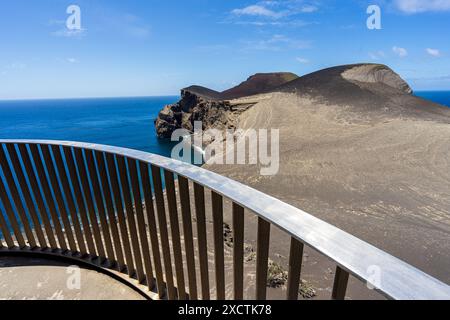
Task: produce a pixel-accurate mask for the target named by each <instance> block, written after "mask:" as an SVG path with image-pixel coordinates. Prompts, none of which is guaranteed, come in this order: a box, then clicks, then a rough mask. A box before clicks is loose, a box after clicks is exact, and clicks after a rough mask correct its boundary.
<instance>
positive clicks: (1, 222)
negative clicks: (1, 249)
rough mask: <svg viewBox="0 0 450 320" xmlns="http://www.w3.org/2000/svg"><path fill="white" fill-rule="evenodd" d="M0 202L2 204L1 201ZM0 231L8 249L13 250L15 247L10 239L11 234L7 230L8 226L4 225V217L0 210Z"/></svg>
mask: <svg viewBox="0 0 450 320" xmlns="http://www.w3.org/2000/svg"><path fill="white" fill-rule="evenodd" d="M0 201H1V202H2V203H3V201H2V200H1V199H0ZM3 207H4V205H3ZM5 210H6V209H5ZM0 229H1V230H2V235H3V238H4V239H5V242H6V245H7V246H8V248H14V247H15V244H14V240H13V239H12V237H11V232H10V231H9V230H8V224H7V223H6V220H5V217H4V215H3V210H0Z"/></svg>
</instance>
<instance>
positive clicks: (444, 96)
mask: <svg viewBox="0 0 450 320" xmlns="http://www.w3.org/2000/svg"><path fill="white" fill-rule="evenodd" d="M414 94H415V95H416V96H418V97H421V98H424V99H427V100H431V101H433V102H436V103H440V104H442V105H444V106H447V107H449V108H450V91H417V92H414Z"/></svg>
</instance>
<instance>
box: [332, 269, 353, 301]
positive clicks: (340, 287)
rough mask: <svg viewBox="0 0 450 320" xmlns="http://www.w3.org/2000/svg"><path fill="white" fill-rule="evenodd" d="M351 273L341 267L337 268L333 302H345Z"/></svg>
mask: <svg viewBox="0 0 450 320" xmlns="http://www.w3.org/2000/svg"><path fill="white" fill-rule="evenodd" d="M348 278H349V273H348V272H347V271H345V270H344V269H342V268H341V267H339V266H337V267H336V275H335V276H334V284H333V292H332V296H331V297H332V299H333V300H345V293H346V291H347V285H348Z"/></svg>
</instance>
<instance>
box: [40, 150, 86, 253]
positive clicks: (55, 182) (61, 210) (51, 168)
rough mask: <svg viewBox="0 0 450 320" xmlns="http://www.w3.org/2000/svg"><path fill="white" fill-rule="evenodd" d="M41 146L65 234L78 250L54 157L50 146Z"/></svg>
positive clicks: (70, 243)
mask: <svg viewBox="0 0 450 320" xmlns="http://www.w3.org/2000/svg"><path fill="white" fill-rule="evenodd" d="M40 147H41V151H42V154H43V156H44V162H45V166H46V168H47V172H48V175H49V177H50V183H51V186H52V188H53V192H54V194H55V198H56V205H57V206H58V209H59V210H58V212H59V215H60V216H61V219H62V222H63V225H64V229H65V234H66V236H67V239H68V242H69V247H70V249H71V250H72V251H73V252H76V251H77V246H76V244H75V238H74V236H73V232H72V225H71V224H70V221H69V216H68V213H67V210H66V206H65V204H64V200H63V196H62V192H61V186H60V184H59V182H58V179H57V176H56V171H55V168H54V166H53V161H52V158H51V155H50V150H49V146H48V145H41V146H40Z"/></svg>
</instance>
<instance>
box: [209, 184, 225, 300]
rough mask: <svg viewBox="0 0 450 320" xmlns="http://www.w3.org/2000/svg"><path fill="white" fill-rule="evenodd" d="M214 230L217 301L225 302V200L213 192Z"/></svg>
mask: <svg viewBox="0 0 450 320" xmlns="http://www.w3.org/2000/svg"><path fill="white" fill-rule="evenodd" d="M211 195H212V213H213V229H214V260H215V261H214V262H215V270H216V289H217V297H216V298H217V300H225V261H224V260H225V259H224V251H223V250H224V248H223V200H222V196H221V195H219V194H217V193H215V192H214V191H212V192H211Z"/></svg>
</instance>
